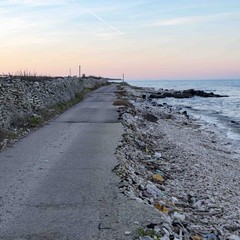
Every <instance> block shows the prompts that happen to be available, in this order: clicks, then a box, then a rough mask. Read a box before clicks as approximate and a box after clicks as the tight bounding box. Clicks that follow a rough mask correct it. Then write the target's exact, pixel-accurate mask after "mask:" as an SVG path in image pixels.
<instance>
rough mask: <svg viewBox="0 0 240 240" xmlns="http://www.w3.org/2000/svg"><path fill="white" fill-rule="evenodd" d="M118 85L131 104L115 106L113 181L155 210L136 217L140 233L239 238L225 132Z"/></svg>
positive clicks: (233, 168)
mask: <svg viewBox="0 0 240 240" xmlns="http://www.w3.org/2000/svg"><path fill="white" fill-rule="evenodd" d="M121 90H122V91H123V90H124V91H125V93H124V94H122V98H123V99H125V100H127V101H128V102H129V103H130V104H128V105H125V106H124V107H121V108H119V114H120V116H121V119H122V123H123V126H124V130H125V132H124V134H123V139H122V144H121V145H120V146H119V147H118V149H117V153H116V155H117V157H118V160H119V163H120V164H119V165H118V166H117V167H116V169H115V172H116V174H117V175H118V176H119V177H120V178H121V182H120V184H119V189H120V191H121V192H122V193H124V194H125V195H127V196H129V197H130V198H131V199H134V200H136V201H138V202H141V203H143V204H146V205H149V207H152V208H155V209H156V211H158V213H159V221H158V222H149V221H151V220H148V221H147V220H146V222H145V223H139V229H138V233H137V235H138V239H142V240H145V239H165V240H168V239H170V240H171V239H173V240H177V239H178V240H187V239H188V240H215V239H217V240H227V239H229V240H230V239H240V238H239V237H240V175H239V172H240V163H239V161H237V160H236V158H233V157H232V155H231V154H229V149H227V145H225V142H224V140H222V139H217V136H216V135H215V134H214V133H207V132H205V131H204V130H202V129H201V128H200V126H199V124H198V123H197V122H196V121H194V120H192V119H191V118H189V116H188V115H187V113H184V114H182V113H181V111H180V110H179V109H176V108H174V107H171V106H168V105H167V104H162V105H158V104H157V103H156V102H152V101H149V100H148V99H146V98H145V97H143V96H146V95H147V93H145V92H144V89H141V90H138V89H134V88H132V87H129V86H124V87H122V89H121Z"/></svg>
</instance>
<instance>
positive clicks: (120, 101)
mask: <svg viewBox="0 0 240 240" xmlns="http://www.w3.org/2000/svg"><path fill="white" fill-rule="evenodd" d="M113 105H114V106H126V107H131V106H132V104H131V103H130V102H129V101H128V100H127V99H116V100H115V101H114V102H113Z"/></svg>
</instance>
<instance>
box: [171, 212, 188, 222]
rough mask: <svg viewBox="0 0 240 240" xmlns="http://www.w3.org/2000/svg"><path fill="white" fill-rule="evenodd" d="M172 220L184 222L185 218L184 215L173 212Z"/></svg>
mask: <svg viewBox="0 0 240 240" xmlns="http://www.w3.org/2000/svg"><path fill="white" fill-rule="evenodd" d="M173 217H174V219H176V220H179V221H184V220H185V218H186V216H185V215H184V214H180V213H178V212H175V213H174V214H173Z"/></svg>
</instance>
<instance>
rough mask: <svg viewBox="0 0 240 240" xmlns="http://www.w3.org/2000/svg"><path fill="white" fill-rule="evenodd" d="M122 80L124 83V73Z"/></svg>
mask: <svg viewBox="0 0 240 240" xmlns="http://www.w3.org/2000/svg"><path fill="white" fill-rule="evenodd" d="M122 80H123V82H124V73H123V77H122Z"/></svg>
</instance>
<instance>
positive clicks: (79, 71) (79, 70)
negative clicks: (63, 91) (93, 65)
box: [78, 65, 81, 78]
mask: <svg viewBox="0 0 240 240" xmlns="http://www.w3.org/2000/svg"><path fill="white" fill-rule="evenodd" d="M78 73H79V78H81V65H79V69H78Z"/></svg>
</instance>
